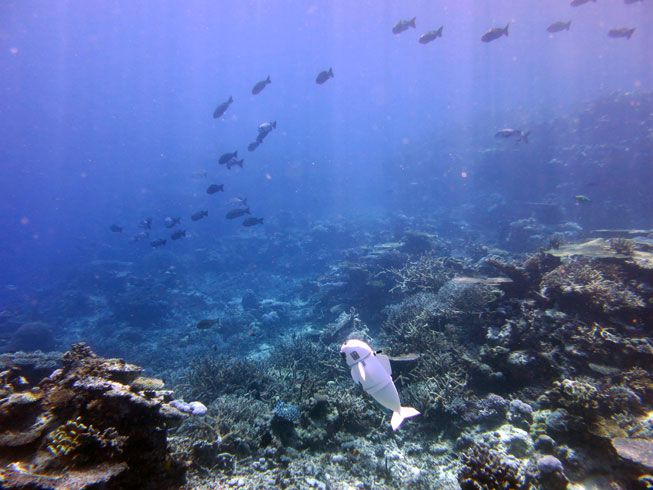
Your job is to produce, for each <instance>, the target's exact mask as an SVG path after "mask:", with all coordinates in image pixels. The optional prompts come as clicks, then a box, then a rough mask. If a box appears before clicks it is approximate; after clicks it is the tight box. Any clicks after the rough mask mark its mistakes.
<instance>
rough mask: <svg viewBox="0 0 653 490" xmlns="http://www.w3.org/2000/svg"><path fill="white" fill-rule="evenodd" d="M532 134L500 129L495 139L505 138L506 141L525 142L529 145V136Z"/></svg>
mask: <svg viewBox="0 0 653 490" xmlns="http://www.w3.org/2000/svg"><path fill="white" fill-rule="evenodd" d="M529 134H531V132H530V131H526V132H523V131H522V130H521V129H510V128H506V129H500V130H499V131H497V132H496V133H495V135H494V137H495V138H504V139H511V138H513V139H515V141H523V142H524V143H528V135H529Z"/></svg>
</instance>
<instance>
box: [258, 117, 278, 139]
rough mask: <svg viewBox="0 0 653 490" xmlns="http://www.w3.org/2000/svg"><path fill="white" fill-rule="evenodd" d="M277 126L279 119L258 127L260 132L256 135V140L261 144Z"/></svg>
mask: <svg viewBox="0 0 653 490" xmlns="http://www.w3.org/2000/svg"><path fill="white" fill-rule="evenodd" d="M276 127H277V121H272V122H264V123H263V124H261V125H260V126H259V127H258V134H257V135H256V141H257V142H258V143H259V144H261V143H263V140H264V139H265V137H266V136H267V135H268V134H270V133H271V132H272V130H273V129H275V128H276Z"/></svg>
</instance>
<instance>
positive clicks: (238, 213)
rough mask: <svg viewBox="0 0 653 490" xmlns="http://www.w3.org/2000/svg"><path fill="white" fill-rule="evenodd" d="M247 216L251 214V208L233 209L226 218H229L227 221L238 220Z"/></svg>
mask: <svg viewBox="0 0 653 490" xmlns="http://www.w3.org/2000/svg"><path fill="white" fill-rule="evenodd" d="M246 214H251V213H250V212H249V208H238V209H232V210H231V211H229V212H228V213H227V214H226V215H225V218H227V219H236V218H240V217H241V216H244V215H246Z"/></svg>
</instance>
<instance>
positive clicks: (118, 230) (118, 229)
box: [109, 225, 122, 233]
mask: <svg viewBox="0 0 653 490" xmlns="http://www.w3.org/2000/svg"><path fill="white" fill-rule="evenodd" d="M109 229H110V230H111V231H112V232H114V233H122V226H118V225H111V227H110V228H109Z"/></svg>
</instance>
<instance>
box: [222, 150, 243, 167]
mask: <svg viewBox="0 0 653 490" xmlns="http://www.w3.org/2000/svg"><path fill="white" fill-rule="evenodd" d="M237 157H238V152H237V151H234V152H232V153H223V154H222V156H220V159H219V160H218V162H219V163H220V165H224V164H225V163H227V162H228V161H229V160H233V159H234V158H237Z"/></svg>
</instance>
